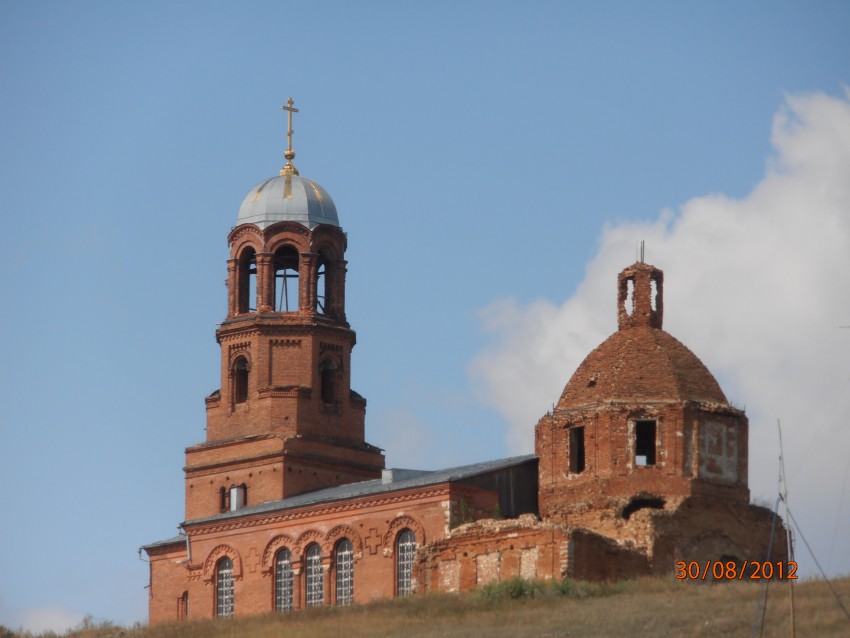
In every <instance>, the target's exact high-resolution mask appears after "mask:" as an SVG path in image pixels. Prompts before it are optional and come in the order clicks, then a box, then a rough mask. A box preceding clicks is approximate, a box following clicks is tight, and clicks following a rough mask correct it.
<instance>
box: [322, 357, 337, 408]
mask: <svg viewBox="0 0 850 638" xmlns="http://www.w3.org/2000/svg"><path fill="white" fill-rule="evenodd" d="M319 372H320V375H321V379H320V382H321V386H322V402H323V403H335V402H336V395H337V392H336V379H337V365H336V362H334V361H332V360H331V359H325V360H324V361H322V365H321V369H320V371H319Z"/></svg>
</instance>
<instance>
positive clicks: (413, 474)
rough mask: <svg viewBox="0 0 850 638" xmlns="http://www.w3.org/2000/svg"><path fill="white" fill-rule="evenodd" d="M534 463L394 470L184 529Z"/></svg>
mask: <svg viewBox="0 0 850 638" xmlns="http://www.w3.org/2000/svg"><path fill="white" fill-rule="evenodd" d="M536 459H537V457H536V456H535V455H534V454H526V455H524V456H513V457H509V458H505V459H497V460H494V461H485V462H483V463H474V464H472V465H462V466H459V467H451V468H447V469H444V470H434V471H428V470H398V469H394V470H390V471H391V472H392V473H393V478H396V477H400V480H393V481H391V482H384V480H383V479H372V480H370V481H360V482H358V483H348V484H346V485H338V486H336V487H328V488H325V489H322V490H316V491H315V492H308V493H306V494H299V495H298V496H290V497H289V498H284V499H281V500H278V501H269V502H267V503H258V504H257V505H251V506H249V507H243V508H242V509H239V510H236V511H233V512H224V513H222V514H216V515H215V516H208V517H205V518H197V519H195V520H191V521H186V522H185V523H184V525H195V524H198V523H210V522H213V521H223V520H227V519H231V518H237V517H242V516H251V515H253V514H265V513H267V512H277V511H280V510H287V509H294V508H297V507H307V506H310V505H318V504H320V503H328V502H331V501H341V500H347V499H351V498H359V497H363V496H372V495H373V494H383V493H386V492H394V491H398V490H406V489H411V488H417V487H427V486H429V485H437V484H440V483H454V482H458V481H462V480H464V479H469V478H472V477H475V476H479V475H481V474H487V473H489V472H494V471H497V470H502V469H505V468H508V467H512V466H515V465H522V464H523V463H528V462H529V461H533V460H536ZM385 472H387V470H385Z"/></svg>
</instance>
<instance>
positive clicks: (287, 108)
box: [280, 98, 298, 160]
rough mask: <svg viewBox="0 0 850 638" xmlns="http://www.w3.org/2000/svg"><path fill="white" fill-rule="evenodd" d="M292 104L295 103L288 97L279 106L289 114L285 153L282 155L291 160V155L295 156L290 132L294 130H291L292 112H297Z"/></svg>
mask: <svg viewBox="0 0 850 638" xmlns="http://www.w3.org/2000/svg"><path fill="white" fill-rule="evenodd" d="M293 104H295V102H294V101H293V100H292V98H289V99H288V100H287V101H286V104H284V105H283V106H281V107H280V108H281V110H283V111H288V115H289V117H288V119H289V128H288V129H287V131H286V138H287V143H286V153H284V157H286V159H288V160H291V159H292V158H293V157H295V151H293V150H292V134H293V133H294V132H295V131H293V130H292V114H293V113H298V109H296V108H294V107H293V106H292V105H293ZM290 154H291V155H292V157H290Z"/></svg>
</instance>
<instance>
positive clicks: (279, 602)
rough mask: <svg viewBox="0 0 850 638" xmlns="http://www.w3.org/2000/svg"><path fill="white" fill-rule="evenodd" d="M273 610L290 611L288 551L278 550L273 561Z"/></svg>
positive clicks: (290, 583)
mask: <svg viewBox="0 0 850 638" xmlns="http://www.w3.org/2000/svg"><path fill="white" fill-rule="evenodd" d="M274 608H275V610H277V611H290V610H291V609H292V554H291V553H290V551H289V550H288V549H282V550H280V551H279V552H278V553H277V560H276V561H275V572H274Z"/></svg>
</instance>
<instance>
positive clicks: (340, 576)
mask: <svg viewBox="0 0 850 638" xmlns="http://www.w3.org/2000/svg"><path fill="white" fill-rule="evenodd" d="M334 565H335V566H336V604H337V605H350V604H351V603H352V602H354V546H353V545H352V544H351V541H350V540H348V539H347V538H343V539H342V540H341V541H340V542H339V543H337V546H336V552H335V555H334Z"/></svg>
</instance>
